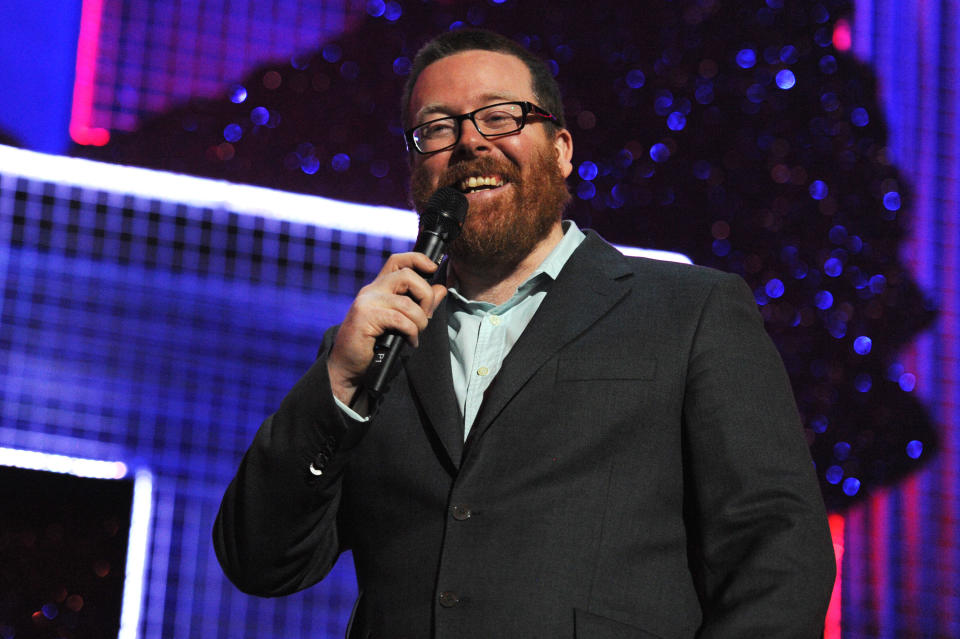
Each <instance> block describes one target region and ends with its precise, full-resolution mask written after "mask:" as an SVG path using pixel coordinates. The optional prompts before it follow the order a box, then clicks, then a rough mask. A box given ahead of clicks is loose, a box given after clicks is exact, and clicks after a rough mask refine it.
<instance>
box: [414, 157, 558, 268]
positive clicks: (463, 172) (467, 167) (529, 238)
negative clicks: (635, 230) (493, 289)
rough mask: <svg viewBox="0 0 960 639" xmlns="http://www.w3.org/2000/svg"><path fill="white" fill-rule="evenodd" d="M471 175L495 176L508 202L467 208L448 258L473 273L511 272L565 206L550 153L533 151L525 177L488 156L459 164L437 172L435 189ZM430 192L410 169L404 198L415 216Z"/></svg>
mask: <svg viewBox="0 0 960 639" xmlns="http://www.w3.org/2000/svg"><path fill="white" fill-rule="evenodd" d="M471 175H499V176H500V177H501V178H503V180H504V184H505V185H506V184H507V183H509V184H511V185H512V187H511V188H512V189H513V197H511V198H510V199H509V200H508V201H506V202H501V203H500V206H494V205H493V204H492V203H484V204H480V205H474V204H471V205H470V209H469V210H468V211H467V218H466V221H465V222H464V224H463V230H462V231H461V233H460V237H459V238H457V239H456V240H455V241H454V242H453V244H452V245H451V246H450V255H451V257H453V258H454V259H455V260H457V261H458V262H461V263H464V264H470V265H472V266H474V267H478V266H479V267H483V268H485V269H490V268H498V269H505V270H509V269H512V268H513V267H515V266H516V265H517V264H519V263H520V261H521V260H523V259H524V258H525V257H526V256H527V255H529V254H530V252H531V251H533V249H534V248H535V247H536V245H537V244H538V243H539V242H540V241H541V240H543V239H544V238H545V237H547V235H548V234H549V232H550V229H552V228H553V226H554V224H556V223H557V222H558V221H559V220H560V218H561V216H562V214H563V209H564V208H565V207H566V205H567V203H568V202H569V201H570V193H569V191H567V183H566V181H565V179H564V177H563V174H562V173H561V172H560V167H559V166H558V165H557V160H556V157H555V153H554V152H553V148H552V147H550V148H548V149H546V150H544V149H540V150H538V151H537V153H536V154H535V156H534V159H533V163H532V164H531V165H530V166H529V167H527V169H526V170H525V171H521V170H520V169H519V167H517V166H516V165H515V164H512V163H509V162H507V161H497V160H495V159H493V158H491V157H489V156H483V157H480V158H477V159H475V160H470V161H466V162H459V163H457V164H454V165H452V166H450V167H448V168H447V169H446V170H445V171H444V172H443V174H442V175H441V176H440V179H439V185H440V186H445V185H451V184H457V183H458V182H460V180H462V179H463V178H466V177H469V176H471ZM500 188H503V187H500ZM433 190H434V187H433V183H432V181H431V180H430V176H429V175H428V174H427V172H426V170H424V168H423V166H420V167H417V168H416V169H414V171H413V175H412V177H411V181H410V194H411V198H412V199H413V204H414V207H415V208H416V209H417V210H418V211H423V208H424V206H425V205H426V203H427V200H428V199H429V198H430V196H431V195H432V194H433Z"/></svg>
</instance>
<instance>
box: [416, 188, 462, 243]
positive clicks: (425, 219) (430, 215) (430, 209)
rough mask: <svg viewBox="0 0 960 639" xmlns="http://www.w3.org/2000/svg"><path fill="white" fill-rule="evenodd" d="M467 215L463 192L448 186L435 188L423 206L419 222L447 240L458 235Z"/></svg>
mask: <svg viewBox="0 0 960 639" xmlns="http://www.w3.org/2000/svg"><path fill="white" fill-rule="evenodd" d="M466 217H467V198H466V197H464V195H463V193H461V192H460V191H458V190H456V189H454V188H451V187H449V186H442V187H440V188H439V189H437V190H436V191H435V192H434V194H433V195H431V196H430V199H429V200H427V205H426V206H425V207H424V210H423V215H422V218H421V223H422V225H423V228H424V229H429V230H431V231H434V232H436V233H438V234H440V235H444V236H447V239H448V240H452V239H454V238H455V237H456V236H457V235H460V227H461V226H463V221H464V219H466Z"/></svg>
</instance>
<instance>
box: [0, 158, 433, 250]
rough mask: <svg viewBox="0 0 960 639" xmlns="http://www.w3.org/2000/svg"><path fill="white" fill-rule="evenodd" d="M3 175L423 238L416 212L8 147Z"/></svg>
mask: <svg viewBox="0 0 960 639" xmlns="http://www.w3.org/2000/svg"><path fill="white" fill-rule="evenodd" d="M0 173H8V174H12V175H20V176H23V177H25V178H30V179H33V180H39V181H44V182H55V183H57V184H66V185H70V186H79V187H83V188H87V189H94V190H97V191H107V192H110V193H119V194H123V195H132V196H134V197H140V198H144V199H148V200H152V199H156V200H161V201H165V202H176V203H182V204H187V205H189V206H196V207H206V208H212V209H214V210H224V211H230V212H233V213H238V214H241V215H256V216H261V217H267V218H273V219H278V220H285V221H288V222H298V223H301V224H310V225H313V226H322V227H325V228H331V229H339V230H341V231H348V232H353V233H365V234H370V235H377V236H380V237H392V238H397V239H402V240H410V241H413V240H415V239H416V235H417V216H416V214H415V213H413V212H412V211H405V210H402V209H394V208H389V207H386V206H368V205H365V204H354V203H351V202H342V201H340V200H331V199H328V198H323V197H318V196H315V195H304V194H302V193H290V192H288V191H278V190H275V189H268V188H264V187H261V186H250V185H247V184H234V183H231V182H225V181H223V180H211V179H207V178H198V177H193V176H189V175H180V174H178V173H167V172H164V171H154V170H152V169H141V168H138V167H132V166H121V165H119V164H107V163H105V162H94V161H93V160H85V159H82V158H70V157H64V156H60V155H48V154H45V153H37V152H35V151H25V150H23V149H15V148H13V147H9V146H2V145H0Z"/></svg>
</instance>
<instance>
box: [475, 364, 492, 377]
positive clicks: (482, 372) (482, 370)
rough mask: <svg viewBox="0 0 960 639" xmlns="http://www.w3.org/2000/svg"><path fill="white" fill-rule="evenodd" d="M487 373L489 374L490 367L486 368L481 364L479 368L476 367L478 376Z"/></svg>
mask: <svg viewBox="0 0 960 639" xmlns="http://www.w3.org/2000/svg"><path fill="white" fill-rule="evenodd" d="M489 374H490V369H489V368H487V367H486V366H481V367H480V368H478V369H477V375H479V376H480V377H483V376H484V375H489Z"/></svg>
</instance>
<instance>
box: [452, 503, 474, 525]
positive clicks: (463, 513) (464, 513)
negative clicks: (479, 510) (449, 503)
mask: <svg viewBox="0 0 960 639" xmlns="http://www.w3.org/2000/svg"><path fill="white" fill-rule="evenodd" d="M451 511H452V512H453V518H454V519H456V520H457V521H466V520H468V519H470V518H471V517H472V516H473V512H472V511H471V510H470V509H469V508H467V507H466V506H461V505H459V504H458V505H456V506H454V507H453V508H451Z"/></svg>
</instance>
